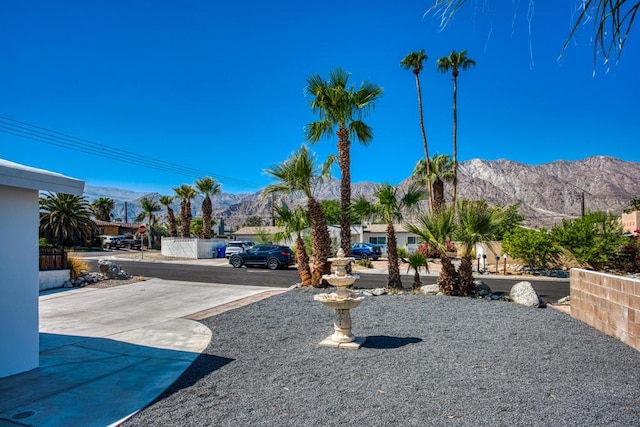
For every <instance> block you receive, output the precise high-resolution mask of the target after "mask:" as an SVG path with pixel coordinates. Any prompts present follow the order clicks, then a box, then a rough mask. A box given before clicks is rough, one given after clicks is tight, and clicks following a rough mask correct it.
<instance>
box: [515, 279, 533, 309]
mask: <svg viewBox="0 0 640 427" xmlns="http://www.w3.org/2000/svg"><path fill="white" fill-rule="evenodd" d="M509 297H510V298H511V301H513V302H515V303H516V304H520V305H526V306H527V307H539V306H540V305H541V303H540V297H539V296H538V293H537V292H536V291H535V289H533V286H532V285H531V282H518V283H516V284H515V285H513V287H512V288H511V292H509Z"/></svg>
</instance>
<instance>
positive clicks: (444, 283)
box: [438, 253, 458, 295]
mask: <svg viewBox="0 0 640 427" xmlns="http://www.w3.org/2000/svg"><path fill="white" fill-rule="evenodd" d="M440 262H441V263H442V270H441V271H440V276H439V277H438V287H439V288H440V292H442V293H443V294H445V295H457V294H458V273H456V269H455V267H454V266H453V263H452V262H451V258H449V257H448V256H446V255H445V254H444V253H443V254H441V255H440Z"/></svg>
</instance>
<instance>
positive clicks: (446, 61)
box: [437, 50, 476, 209]
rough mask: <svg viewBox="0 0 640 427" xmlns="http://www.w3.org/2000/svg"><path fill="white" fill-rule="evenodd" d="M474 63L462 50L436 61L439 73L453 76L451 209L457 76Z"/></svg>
mask: <svg viewBox="0 0 640 427" xmlns="http://www.w3.org/2000/svg"><path fill="white" fill-rule="evenodd" d="M475 65H476V62H475V61H474V60H473V59H470V58H467V51H466V50H463V51H461V52H460V53H458V52H456V51H455V50H454V51H452V52H451V53H450V54H449V56H443V57H442V58H440V59H438V62H437V68H438V71H440V72H441V73H447V72H449V71H451V75H452V76H453V173H454V176H455V179H454V181H453V200H452V203H453V207H454V209H455V207H456V195H457V192H458V142H457V134H458V110H457V108H458V105H457V104H458V74H459V73H460V70H463V71H466V70H468V69H469V68H471V67H472V66H475Z"/></svg>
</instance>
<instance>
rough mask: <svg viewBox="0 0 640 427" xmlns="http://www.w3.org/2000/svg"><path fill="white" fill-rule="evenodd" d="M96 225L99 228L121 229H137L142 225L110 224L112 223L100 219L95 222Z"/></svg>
mask: <svg viewBox="0 0 640 427" xmlns="http://www.w3.org/2000/svg"><path fill="white" fill-rule="evenodd" d="M93 222H94V224H95V225H97V226H98V227H121V228H130V229H137V228H138V227H140V226H141V225H142V224H141V223H138V222H110V221H100V220H99V219H94V220H93Z"/></svg>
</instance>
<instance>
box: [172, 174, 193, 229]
mask: <svg viewBox="0 0 640 427" xmlns="http://www.w3.org/2000/svg"><path fill="white" fill-rule="evenodd" d="M173 191H175V193H176V196H177V197H179V198H180V199H181V202H180V228H181V229H182V230H181V237H191V218H192V214H191V199H193V198H194V197H196V190H194V189H193V187H192V186H190V185H188V184H182V185H181V186H180V187H174V189H173Z"/></svg>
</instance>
